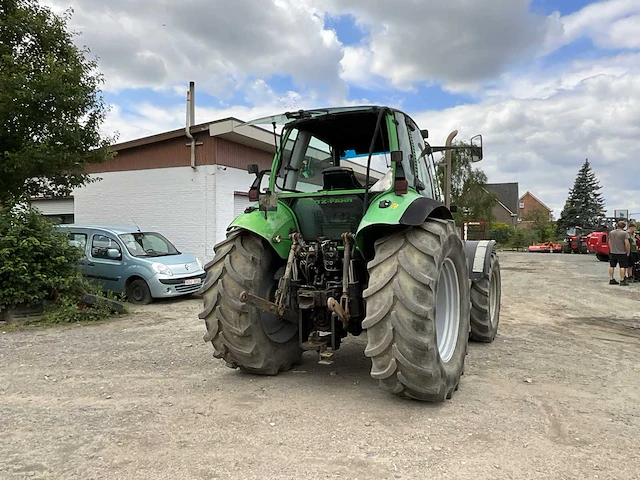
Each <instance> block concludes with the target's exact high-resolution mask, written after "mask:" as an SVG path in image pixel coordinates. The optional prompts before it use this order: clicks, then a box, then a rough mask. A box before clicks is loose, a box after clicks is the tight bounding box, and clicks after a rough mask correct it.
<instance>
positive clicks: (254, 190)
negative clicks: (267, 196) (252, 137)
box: [247, 163, 271, 202]
mask: <svg viewBox="0 0 640 480" xmlns="http://www.w3.org/2000/svg"><path fill="white" fill-rule="evenodd" d="M252 167H255V168H256V169H257V168H258V165H257V164H255V163H253V164H251V165H249V166H248V167H247V170H248V171H249V173H255V175H256V179H255V180H254V181H253V183H252V184H251V187H250V188H249V201H250V202H257V201H258V200H259V199H260V186H261V185H262V178H263V177H264V176H265V174H267V173H271V170H262V171H261V172H258V171H257V170H256V171H255V172H252V171H251V170H254V169H253V168H252Z"/></svg>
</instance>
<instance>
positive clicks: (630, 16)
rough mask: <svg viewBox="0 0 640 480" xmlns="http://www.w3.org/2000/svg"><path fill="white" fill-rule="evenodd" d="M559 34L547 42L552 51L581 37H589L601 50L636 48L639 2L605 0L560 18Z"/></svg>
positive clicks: (639, 19) (638, 41) (639, 45)
mask: <svg viewBox="0 0 640 480" xmlns="http://www.w3.org/2000/svg"><path fill="white" fill-rule="evenodd" d="M559 20H560V23H561V25H562V34H560V35H556V36H554V37H553V38H551V39H550V42H549V46H550V48H551V49H555V48H558V47H560V46H562V45H566V44H568V43H570V42H572V41H574V40H577V39H579V38H582V37H587V38H590V39H591V40H592V41H593V42H594V43H595V44H596V45H597V46H599V47H602V48H613V49H616V48H623V49H625V48H638V47H640V39H639V38H638V28H639V27H640V2H638V0H606V1H600V2H596V3H592V4H590V5H587V6H586V7H584V8H583V9H581V10H579V11H577V12H575V13H572V14H570V15H567V16H565V17H562V18H560V19H559Z"/></svg>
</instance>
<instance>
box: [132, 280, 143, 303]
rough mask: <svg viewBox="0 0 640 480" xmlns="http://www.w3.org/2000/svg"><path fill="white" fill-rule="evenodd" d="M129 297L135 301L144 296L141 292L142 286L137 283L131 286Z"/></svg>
mask: <svg viewBox="0 0 640 480" xmlns="http://www.w3.org/2000/svg"><path fill="white" fill-rule="evenodd" d="M131 297H132V298H133V300H134V301H136V302H141V301H142V298H143V297H144V293H143V292H142V287H141V286H140V285H138V284H137V283H136V284H134V285H132V286H131Z"/></svg>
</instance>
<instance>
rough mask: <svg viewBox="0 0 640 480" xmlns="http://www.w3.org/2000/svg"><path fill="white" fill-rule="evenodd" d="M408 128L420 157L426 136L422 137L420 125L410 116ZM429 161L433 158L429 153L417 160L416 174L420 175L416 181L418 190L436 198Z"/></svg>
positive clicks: (416, 156)
mask: <svg viewBox="0 0 640 480" xmlns="http://www.w3.org/2000/svg"><path fill="white" fill-rule="evenodd" d="M407 129H408V131H409V135H410V136H411V143H412V145H413V151H414V152H415V158H416V159H418V158H419V157H420V156H421V155H422V152H423V151H424V149H425V143H424V138H422V134H421V133H420V129H419V128H418V126H417V125H416V124H415V123H414V122H413V120H411V119H409V118H407ZM428 162H429V163H431V158H430V157H429V156H427V155H425V156H422V157H421V158H419V159H418V160H417V165H416V176H417V177H418V181H417V182H416V190H418V193H420V194H421V195H422V196H424V197H428V198H436V192H435V190H434V185H435V179H434V172H433V171H432V169H431V168H430V166H429V163H428Z"/></svg>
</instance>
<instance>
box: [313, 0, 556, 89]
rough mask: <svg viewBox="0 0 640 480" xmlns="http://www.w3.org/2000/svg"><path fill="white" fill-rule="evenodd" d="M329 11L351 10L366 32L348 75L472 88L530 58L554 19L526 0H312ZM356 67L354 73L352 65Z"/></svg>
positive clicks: (349, 60) (403, 85) (406, 84)
mask: <svg viewBox="0 0 640 480" xmlns="http://www.w3.org/2000/svg"><path fill="white" fill-rule="evenodd" d="M317 3H318V5H323V6H324V8H326V9H327V11H328V12H329V13H330V14H333V15H340V14H350V15H353V16H354V17H356V18H357V20H358V23H359V24H361V25H365V26H366V27H367V29H368V30H369V31H370V36H369V38H367V39H366V41H365V42H364V43H363V45H361V46H359V47H358V48H354V49H353V50H351V51H350V52H349V53H348V54H347V55H345V63H346V64H347V68H346V75H347V77H346V78H348V79H353V78H354V77H355V79H356V81H358V82H362V81H363V77H364V75H365V73H366V72H368V73H369V74H370V75H379V76H381V77H384V78H387V79H388V80H389V81H390V82H391V83H392V85H393V86H394V87H396V88H400V89H407V88H410V87H411V86H412V85H413V84H414V83H415V82H433V81H438V82H443V83H445V84H451V87H450V88H451V89H452V90H461V89H463V88H464V89H474V88H476V87H477V84H478V83H479V82H482V81H484V80H487V79H490V78H493V77H494V76H495V75H497V74H499V73H501V72H502V71H504V70H505V69H506V68H507V67H508V66H509V65H510V64H512V63H515V62H520V61H522V60H525V59H526V58H528V57H531V58H533V56H534V54H535V53H536V51H537V49H539V48H540V44H541V42H542V41H543V40H544V39H545V38H546V37H547V36H548V35H549V34H550V32H551V31H553V30H554V29H558V28H559V25H557V21H556V20H557V19H555V20H554V18H545V17H541V16H538V15H535V14H532V13H531V12H530V11H529V4H530V0H509V1H508V2H504V1H489V2H487V1H485V2H469V1H466V0H448V1H447V2H416V1H406V0H405V1H395V2H389V1H386V0H340V1H337V0H322V2H320V0H318V2H317ZM356 68H357V69H358V70H357V72H356V73H355V74H354V71H356Z"/></svg>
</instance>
